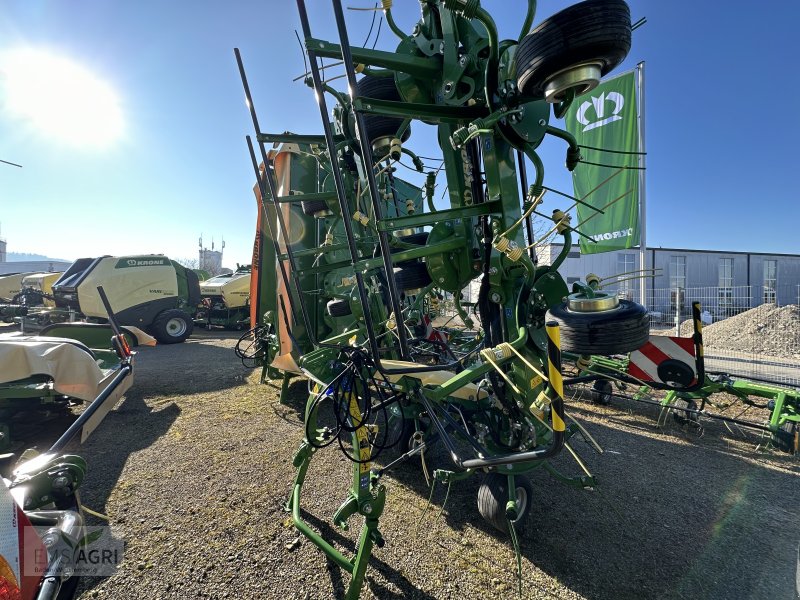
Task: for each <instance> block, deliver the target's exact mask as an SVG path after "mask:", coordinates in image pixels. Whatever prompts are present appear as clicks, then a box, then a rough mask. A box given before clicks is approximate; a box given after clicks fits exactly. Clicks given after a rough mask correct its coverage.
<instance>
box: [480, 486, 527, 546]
mask: <svg viewBox="0 0 800 600" xmlns="http://www.w3.org/2000/svg"><path fill="white" fill-rule="evenodd" d="M514 484H515V485H516V486H517V490H516V498H517V505H518V506H517V510H518V514H517V518H516V519H514V521H513V523H514V530H515V531H516V532H517V535H518V536H519V535H523V534H524V533H525V529H526V525H527V521H528V515H529V514H530V512H531V507H532V505H533V486H532V485H531V482H530V480H529V479H528V478H527V477H525V476H524V475H517V476H515V477H514ZM506 503H508V476H507V475H503V474H501V473H488V474H487V475H486V477H484V479H483V482H482V483H481V486H480V487H479V488H478V512H479V513H480V515H481V516H482V517H483V518H484V520H485V521H486V522H487V523H489V525H491V526H492V527H494V528H495V529H497V530H498V531H500V532H502V533H508V532H509V528H508V518H507V517H506ZM519 504H522V505H523V506H522V508H520V507H519Z"/></svg>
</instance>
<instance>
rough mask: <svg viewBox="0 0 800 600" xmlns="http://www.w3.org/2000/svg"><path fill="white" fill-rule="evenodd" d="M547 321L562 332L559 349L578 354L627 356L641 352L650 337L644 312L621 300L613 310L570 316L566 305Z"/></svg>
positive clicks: (563, 304)
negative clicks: (634, 351)
mask: <svg viewBox="0 0 800 600" xmlns="http://www.w3.org/2000/svg"><path fill="white" fill-rule="evenodd" d="M546 320H547V321H551V320H554V321H557V322H558V324H559V326H560V328H561V349H562V350H565V351H567V352H575V353H577V354H602V355H611V354H627V353H628V352H631V351H633V350H636V349H638V348H641V347H642V346H643V345H644V343H645V342H646V341H647V340H648V338H649V337H650V317H649V316H648V314H647V309H646V308H645V307H644V306H642V305H641V304H637V303H636V302H631V301H630V300H620V301H619V307H617V308H615V309H614V310H608V311H603V312H594V313H580V312H572V311H570V310H568V309H567V303H566V302H562V303H561V304H559V305H557V306H554V307H553V308H551V309H550V310H548V311H547V316H546Z"/></svg>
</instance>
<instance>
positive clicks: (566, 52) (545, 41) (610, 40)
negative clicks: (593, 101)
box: [516, 0, 631, 102]
mask: <svg viewBox="0 0 800 600" xmlns="http://www.w3.org/2000/svg"><path fill="white" fill-rule="evenodd" d="M630 49H631V11H630V9H629V8H628V5H627V4H626V3H625V2H624V1H623V0H587V2H580V3H579V4H575V5H573V6H570V7H568V8H565V9H564V10H562V11H561V12H558V13H556V14H554V15H553V16H552V17H550V18H549V19H545V20H544V21H542V23H541V24H540V25H539V26H537V27H536V28H535V29H533V30H532V31H531V32H530V33H529V34H528V35H526V36H525V37H524V38H523V39H522V41H521V42H520V44H519V49H518V50H517V59H516V60H517V85H518V86H519V89H520V91H521V93H522V95H523V96H526V97H528V98H534V99H539V98H543V97H546V98H547V100H548V101H550V102H560V101H561V100H563V99H564V97H565V94H564V93H565V92H566V90H567V89H569V88H576V89H575V94H576V95H580V94H584V93H586V92H588V91H590V90H591V89H593V88H594V87H595V86H596V85H597V83H598V82H599V81H600V78H601V77H602V76H603V75H605V74H607V73H609V72H610V71H611V70H612V69H614V67H616V66H617V65H619V64H620V63H621V62H622V61H623V60H624V59H625V57H626V56H627V55H628V51H629V50H630Z"/></svg>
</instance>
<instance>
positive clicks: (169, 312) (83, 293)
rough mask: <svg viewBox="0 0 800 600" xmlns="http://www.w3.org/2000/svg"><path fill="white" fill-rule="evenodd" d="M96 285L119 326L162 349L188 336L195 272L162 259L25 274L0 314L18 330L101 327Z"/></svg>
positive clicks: (89, 261) (88, 262)
mask: <svg viewBox="0 0 800 600" xmlns="http://www.w3.org/2000/svg"><path fill="white" fill-rule="evenodd" d="M29 280H30V281H31V283H29ZM98 286H104V287H105V289H106V290H108V294H109V297H110V299H111V301H112V302H113V303H114V306H116V307H118V308H117V318H118V320H119V322H120V323H122V324H123V325H126V326H129V327H137V328H141V329H143V330H145V331H147V332H148V333H150V334H152V335H153V336H154V337H155V338H156V339H157V340H158V341H159V342H160V343H162V344H172V343H179V342H183V341H184V340H186V338H188V337H189V336H190V335H191V333H192V330H193V328H194V323H193V321H192V316H193V315H194V312H195V310H196V307H197V305H198V304H199V302H200V285H199V281H198V276H197V273H195V271H194V270H192V269H188V268H186V267H184V266H183V265H181V264H179V263H177V262H175V261H173V260H170V259H169V258H167V257H166V256H164V255H162V254H148V255H137V256H100V257H98V258H79V259H78V260H76V261H75V262H74V263H73V264H72V265H70V267H69V268H68V269H67V270H66V271H65V272H64V273H43V274H36V275H30V276H28V277H26V278H25V279H23V281H22V291H21V292H20V293H19V294H18V295H17V300H18V303H17V304H9V305H5V306H0V311H3V312H0V314H2V315H4V316H5V315H9V317H12V318H13V320H15V321H17V322H18V323H20V325H21V327H22V329H23V331H31V330H41V329H42V328H46V327H48V326H50V325H54V324H59V323H71V322H86V323H95V324H97V323H107V322H108V320H107V314H106V311H105V308H104V306H103V303H102V301H101V298H100V296H99V295H98V293H97V287H98ZM20 298H21V300H20ZM37 300H38V303H37ZM9 317H7V318H9Z"/></svg>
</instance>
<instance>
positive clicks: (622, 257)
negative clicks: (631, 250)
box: [617, 254, 636, 300]
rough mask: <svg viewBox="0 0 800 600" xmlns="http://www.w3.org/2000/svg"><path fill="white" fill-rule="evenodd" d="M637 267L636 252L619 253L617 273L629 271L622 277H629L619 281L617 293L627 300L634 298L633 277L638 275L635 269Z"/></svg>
mask: <svg viewBox="0 0 800 600" xmlns="http://www.w3.org/2000/svg"><path fill="white" fill-rule="evenodd" d="M635 269H636V255H634V254H617V275H621V274H623V273H627V275H623V276H622V279H627V281H620V282H619V289H618V290H617V294H618V295H619V297H620V298H625V299H626V300H633V289H634V288H633V279H629V278H633V277H635V276H636V274H635V273H633V272H632V271H634V270H635Z"/></svg>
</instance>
